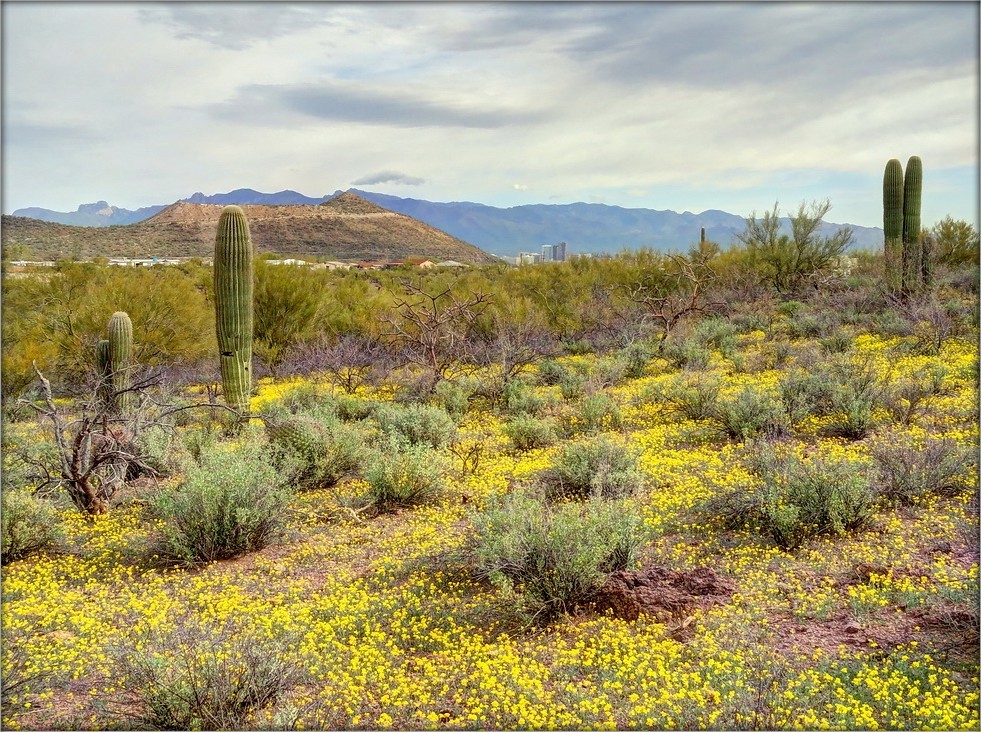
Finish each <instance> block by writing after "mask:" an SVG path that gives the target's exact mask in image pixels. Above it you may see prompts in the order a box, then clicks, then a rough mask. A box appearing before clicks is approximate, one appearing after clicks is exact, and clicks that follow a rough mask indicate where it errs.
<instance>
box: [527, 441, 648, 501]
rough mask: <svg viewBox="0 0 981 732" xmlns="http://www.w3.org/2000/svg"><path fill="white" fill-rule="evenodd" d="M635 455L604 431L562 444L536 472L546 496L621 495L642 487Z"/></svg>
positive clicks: (610, 496) (626, 494)
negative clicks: (554, 454)
mask: <svg viewBox="0 0 981 732" xmlns="http://www.w3.org/2000/svg"><path fill="white" fill-rule="evenodd" d="M637 465H638V461H637V455H636V454H635V453H634V452H633V451H632V450H630V448H629V447H627V445H625V444H624V443H622V442H619V441H616V440H614V439H612V438H611V437H609V436H607V435H600V436H598V437H594V438H591V439H588V440H585V441H581V442H571V443H569V444H567V445H565V446H564V447H563V448H562V449H561V450H559V452H558V454H557V455H556V456H555V460H554V462H553V464H552V467H550V468H548V469H546V470H545V471H543V472H542V473H541V474H540V475H539V482H540V483H541V484H542V486H543V487H544V489H545V493H546V496H547V497H548V498H549V499H554V498H587V497H592V498H624V497H626V496H630V495H633V494H635V493H637V492H638V491H640V490H641V488H643V486H644V483H645V480H644V475H643V473H641V472H640V470H638V467H637Z"/></svg>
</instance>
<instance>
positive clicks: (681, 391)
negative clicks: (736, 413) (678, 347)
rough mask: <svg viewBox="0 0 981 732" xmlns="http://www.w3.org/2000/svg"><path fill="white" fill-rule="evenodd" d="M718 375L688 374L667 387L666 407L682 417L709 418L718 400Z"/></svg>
mask: <svg viewBox="0 0 981 732" xmlns="http://www.w3.org/2000/svg"><path fill="white" fill-rule="evenodd" d="M720 387H721V382H720V381H719V379H718V377H715V376H708V375H701V374H698V375H690V376H687V377H686V378H684V379H682V380H679V381H678V382H676V383H675V384H674V385H673V386H671V387H670V388H668V389H667V392H666V394H665V396H666V397H667V399H668V401H669V405H668V408H669V410H670V411H671V412H673V413H674V414H675V415H677V416H679V417H680V418H682V419H691V420H695V421H697V420H700V419H711V418H712V416H713V414H714V413H715V410H716V406H717V404H718V401H719V389H720Z"/></svg>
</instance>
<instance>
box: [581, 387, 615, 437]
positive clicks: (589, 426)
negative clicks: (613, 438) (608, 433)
mask: <svg viewBox="0 0 981 732" xmlns="http://www.w3.org/2000/svg"><path fill="white" fill-rule="evenodd" d="M579 416H580V423H579V425H578V426H581V428H582V430H583V431H585V432H593V433H595V432H602V431H605V430H618V429H620V428H621V427H623V416H622V415H621V413H620V408H619V406H617V403H616V401H614V399H613V398H612V397H611V396H610V395H609V394H606V393H604V392H599V393H596V394H590V395H588V396H586V397H584V398H583V400H582V402H581V403H580V404H579Z"/></svg>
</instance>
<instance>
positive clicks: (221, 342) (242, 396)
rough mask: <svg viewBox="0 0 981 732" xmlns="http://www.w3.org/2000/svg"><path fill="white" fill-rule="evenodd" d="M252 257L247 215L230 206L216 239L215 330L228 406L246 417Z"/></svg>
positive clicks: (249, 381)
mask: <svg viewBox="0 0 981 732" xmlns="http://www.w3.org/2000/svg"><path fill="white" fill-rule="evenodd" d="M252 255H253V247H252V239H251V237H250V236H249V223H248V221H247V220H246V218H245V213H244V212H243V211H242V209H241V208H239V207H238V206H226V207H225V208H224V209H223V210H222V213H221V217H220V218H219V219H218V234H217V236H216V238H215V257H214V281H215V326H216V331H217V334H218V360H219V364H220V366H221V383H222V390H223V392H224V395H225V402H226V404H228V406H229V407H231V408H232V409H234V410H235V411H236V412H238V413H239V414H241V415H243V416H244V415H247V414H248V412H249V397H250V396H251V394H252V336H253V320H254V312H253V300H254V282H253V266H252Z"/></svg>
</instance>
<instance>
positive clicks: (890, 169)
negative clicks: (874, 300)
mask: <svg viewBox="0 0 981 732" xmlns="http://www.w3.org/2000/svg"><path fill="white" fill-rule="evenodd" d="M882 228H883V229H884V231H885V258H886V276H887V277H888V278H889V280H890V284H891V285H892V286H893V287H898V285H899V284H900V276H899V273H900V272H901V267H902V251H903V165H902V163H900V162H899V160H897V159H896V158H893V159H892V160H890V161H889V162H888V163H886V171H885V174H884V175H883V177H882Z"/></svg>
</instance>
